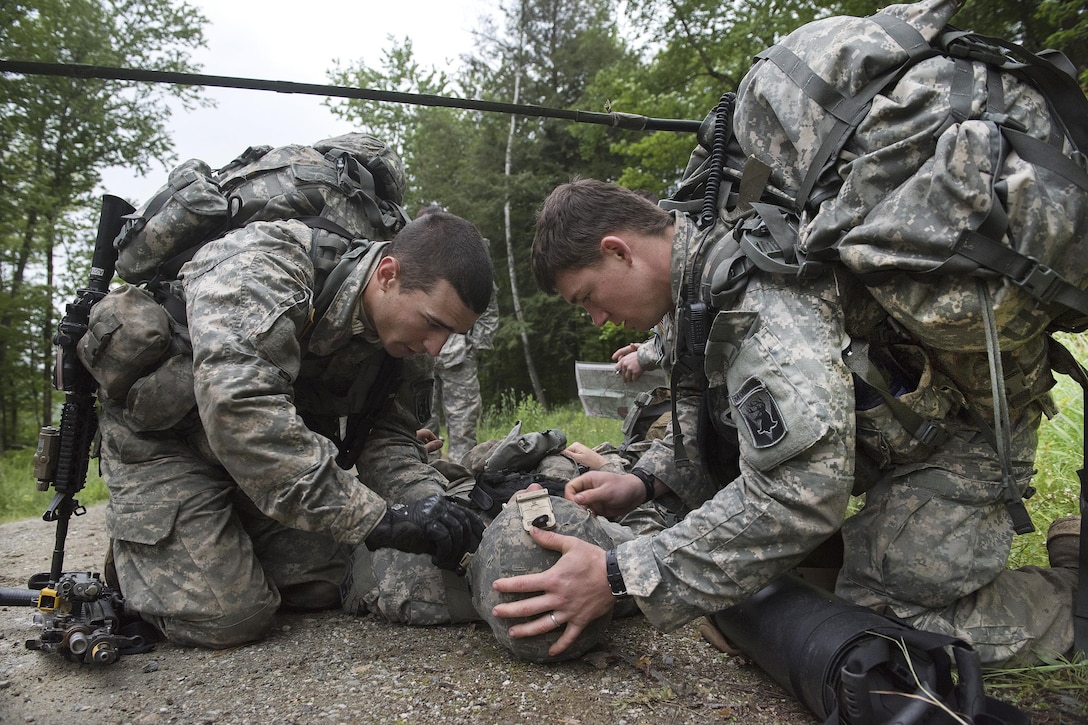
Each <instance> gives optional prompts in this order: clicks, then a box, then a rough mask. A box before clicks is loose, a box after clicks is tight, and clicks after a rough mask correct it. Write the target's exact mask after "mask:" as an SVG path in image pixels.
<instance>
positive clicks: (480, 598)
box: [468, 496, 612, 662]
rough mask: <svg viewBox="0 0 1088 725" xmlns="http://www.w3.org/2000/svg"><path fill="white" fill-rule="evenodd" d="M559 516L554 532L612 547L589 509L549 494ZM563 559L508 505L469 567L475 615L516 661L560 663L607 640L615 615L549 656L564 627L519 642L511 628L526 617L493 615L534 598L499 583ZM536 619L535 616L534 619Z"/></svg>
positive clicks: (489, 531)
mask: <svg viewBox="0 0 1088 725" xmlns="http://www.w3.org/2000/svg"><path fill="white" fill-rule="evenodd" d="M548 500H550V502H551V504H552V511H553V513H554V516H555V526H554V528H553V529H552V530H553V531H556V532H557V533H560V534H565V535H569V536H577V537H578V538H580V539H583V540H585V541H588V542H590V543H592V544H596V545H597V546H600V547H602V548H605V549H608V548H611V547H612V539H611V537H610V536H609V535H608V534H607V533H606V532H605V530H604V527H603V526H602V525H601V523H600V522H599V521H597V519H596V518H595V517H594V516H592V515H591V514H590V512H589V511H587V510H585V509H583V508H582V507H581V506H578V505H577V504H575V503H574V502H572V501H567V500H566V499H564V498H560V497H558V496H549V497H548ZM558 560H559V553H558V552H555V551H552V550H550V549H545V548H543V547H542V546H538V545H537V543H536V542H535V541H533V539H532V538H531V537H530V536H529V532H527V531H526V530H525V529H524V528H523V526H522V518H521V513H520V512H519V509H518V506H517V504H515V503H510V504H507V506H506V507H505V508H504V509H503V510H502V512H501V513H499V515H498V516H496V517H495V520H494V521H493V522H492V523H491V525H490V526H488V527H487V529H486V530H485V531H484V535H483V540H482V541H481V542H480V546H479V548H478V549H477V550H476V553H475V554H474V555H473V557H472V561H471V562H470V563H469V565H468V579H469V587H470V588H471V589H472V603H473V604H474V605H475V607H476V611H477V613H478V614H479V615H480V617H481V618H482V619H484V620H485V621H486V622H487V623H488V625H490V626H491V631H492V632H494V634H495V638H496V639H498V640H499V642H500V643H501V644H502V645H503V647H505V648H506V649H507V650H509V651H510V652H511V653H512V654H513V655H514V656H515V657H517V658H518V659H522V660H528V661H530V662H558V661H560V660H567V659H573V658H575V657H581V656H582V655H584V654H585V653H586V652H588V651H589V650H590V649H591V648H592V647H593V646H594V645H596V644H597V643H598V642H599V641H600V640H601V638H602V637H603V636H604V634H605V631H606V630H607V629H608V625H609V623H610V622H611V621H612V615H611V613H609V614H607V615H605V616H602V617H600V618H598V619H596V620H594V621H593V622H591V623H590V624H589V626H588V627H586V629H585V630H584V631H583V632H582V634H581V635H580V636H579V637H578V639H577V640H576V641H575V642H574V644H573V645H571V646H570V647H569V648H567V650H566V651H564V652H563V653H562V654H560V655H556V656H552V655H549V654H548V648H549V647H551V646H552V645H553V644H555V642H556V640H558V639H559V637H560V636H561V635H562V634H563V629H564V628H563V627H559V628H557V629H554V630H552V631H550V632H546V633H544V634H540V635H536V636H534V637H524V638H519V639H515V638H513V637H511V636H510V634H509V629H510V627H512V626H513V625H515V624H519V623H521V622H525V621H529V620H528V619H500V618H499V617H496V616H494V615H493V614H492V613H491V610H492V609H493V608H494V607H495V606H496V605H498V604H503V603H505V602H512V601H517V600H519V599H525V598H528V597H531V596H535V595H534V594H532V593H530V594H510V593H504V592H497V591H495V590H494V589H493V588H492V586H491V585H492V583H493V582H494V581H495V580H496V579H501V578H503V577H508V576H520V575H522V574H536V573H539V572H542V571H545V570H546V569H548V568H550V567H551V566H552V565H553V564H555V562H557V561H558ZM534 619H535V618H534Z"/></svg>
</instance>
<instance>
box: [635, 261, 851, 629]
mask: <svg viewBox="0 0 1088 725" xmlns="http://www.w3.org/2000/svg"><path fill="white" fill-rule="evenodd" d="M800 284H801V285H804V287H803V288H802V289H801V290H797V289H794V288H792V287H790V286H787V283H785V282H784V281H781V280H779V281H777V282H776V281H775V280H773V279H772V280H759V279H757V280H754V281H753V282H751V283H750V284H749V290H748V291H747V292H746V294H745V298H744V300H743V307H744V308H746V309H747V310H748V312H745V311H744V310H738V311H737V312H735V313H732V314H730V313H723V314H724V317H723V316H722V315H719V316H718V318H716V319H715V321H714V328H713V329H712V331H711V342H714V341H718V342H722V343H726V344H724V345H721V346H719V345H718V344H716V343H715V344H714V345H713V346H712V345H711V344H710V343H708V348H707V373H708V377H709V381H710V384H711V386H714V388H716V389H719V390H721V391H722V392H723V395H722V397H721V400H723V401H727V405H728V412H729V413H730V414H731V415H732V416H733V419H734V420H735V422H736V424H737V428H738V431H739V438H740V454H741V461H740V476H739V477H738V478H737V479H736V480H734V481H733V482H732V483H730V484H729V485H727V486H725V487H724V488H722V489H721V490H720V491H718V492H717V493H716V494H715V496H714V497H713V498H712V499H710V500H709V501H707V502H706V503H705V504H703V505H702V506H701V507H699V508H698V509H697V510H695V511H693V512H691V513H690V514H688V516H687V517H686V518H684V519H683V520H682V521H681V522H680V523H678V524H677V525H675V526H673V527H671V528H669V529H667V530H665V531H663V532H661V533H659V534H657V535H654V536H645V537H639V538H637V539H635V540H634V541H631V542H628V543H625V544H622V545H620V547H619V548H618V556H617V558H618V561H619V564H620V568H621V571H622V572H623V576H624V581H625V582H626V583H627V591H628V592H629V593H631V594H632V595H634V596H635V598H636V601H637V602H638V605H639V607H640V608H641V609H642V611H643V613H644V614H646V616H647V618H648V619H649V620H650V621H651V622H653V623H654V624H655V625H656V626H658V627H661V628H663V629H672V628H676V627H679V626H680V625H682V624H683V623H685V622H687V621H690V620H691V619H693V618H695V617H697V616H699V615H702V614H707V613H709V612H714V611H718V610H721V609H724V608H726V607H729V606H731V605H733V604H736V603H737V602H739V601H741V600H742V599H744V598H746V597H748V596H750V595H752V594H753V593H755V592H756V591H758V590H759V589H761V588H762V587H763V586H765V585H766V584H767V583H768V582H770V580H771V579H773V578H774V577H776V576H778V575H780V574H782V573H784V572H785V571H787V570H789V569H790V568H792V567H794V566H796V565H797V564H798V563H799V562H800V560H801V559H802V558H803V557H804V556H805V555H806V554H807V553H808V552H809V551H811V550H812V549H813V548H815V546H816V545H818V544H819V543H820V542H821V541H823V540H824V539H825V538H826V537H827V536H829V535H830V534H831V533H833V532H834V531H835V530H836V529H837V528H838V527H839V526H840V525H841V524H842V521H843V518H844V517H845V513H846V505H847V502H848V500H849V496H850V489H851V486H852V482H853V446H854V416H853V389H852V385H851V379H850V375H849V373H848V372H847V371H846V369H845V366H844V364H843V362H842V346H843V344H844V339H845V336H844V333H843V327H842V312H841V306H840V305H839V303H838V299H837V293H836V289H835V286H834V280H815V281H811V282H803V283H800ZM777 285H781V286H777ZM757 310H758V315H753V314H752V313H751V311H757ZM738 322H739V323H742V324H736V323H738ZM730 326H732V327H733V328H734V331H735V333H736V334H735V335H730V334H729V328H730ZM723 328H724V329H723ZM730 337H732V338H733V339H732V340H729V338H730ZM722 386H724V388H722ZM712 400H714V399H713V398H712ZM711 405H712V408H713V412H714V413H715V414H718V415H721V414H722V413H724V412H726V411H725V410H723V409H722V408H720V407H717V408H715V407H714V403H713V402H712V403H711Z"/></svg>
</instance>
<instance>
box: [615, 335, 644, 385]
mask: <svg viewBox="0 0 1088 725" xmlns="http://www.w3.org/2000/svg"><path fill="white" fill-rule="evenodd" d="M638 348H639V344H638V343H637V342H632V343H631V344H630V345H626V346H624V347H621V348H620V349H619V350H616V351H615V352H614V353H612V359H613V360H615V361H616V375H619V376H620V378H621V379H622V380H623V381H624V382H625V383H633V382H635V381H636V380H638V379H639V378H641V377H642V364H641V363H639V361H638Z"/></svg>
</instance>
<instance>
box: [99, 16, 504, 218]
mask: <svg viewBox="0 0 1088 725" xmlns="http://www.w3.org/2000/svg"><path fill="white" fill-rule="evenodd" d="M189 2H190V3H191V4H193V5H196V6H198V7H200V8H201V10H202V12H203V13H204V15H205V16H206V17H207V18H208V24H207V26H205V38H206V40H207V47H206V48H204V49H202V50H199V51H197V52H195V53H194V54H193V60H194V61H196V62H197V63H200V64H201V65H202V68H201V70H200V72H201V73H203V74H205V75H219V76H237V77H242V78H259V79H263V80H273V81H291V82H296V83H316V84H322V85H324V84H328V83H329V80H328V78H327V77H326V71H328V70H329V69H331V68H332V67H333V65H334V62H335V61H336V60H339V61H340V62H341V65H346V64H348V63H354V62H355V61H357V60H359V59H363V60H365V61H366V63H367V64H368V65H369V66H371V67H377V66H378V65H379V64H380V62H381V58H382V53H383V51H384V50H386V49H387V48H389V47H390V41H389V40H388V36H389V35H392V36H393V37H394V38H396V39H398V40H399V39H401V38H404V37H405V36H407V37H410V38H411V39H412V49H413V52H414V54H415V57H416V59H417V60H418V61H419V62H420V64H421V65H423V66H429V65H434V66H437V67H439V68H452V67H454V66H455V65H456V63H457V58H458V57H459V56H460V55H461V54H463V53H467V52H469V51H471V50H472V46H473V42H474V41H473V37H472V30H473V28H474V27H475V26H476V24H477V22H478V20H479V18H480V16H483V15H492V14H497V13H498V0H395V1H394V2H377V1H376V0H361V1H360V0H356V1H355V2H352V1H351V0H304V2H302V3H301V4H300V3H298V2H288V1H287V0H231V1H227V0H189ZM206 93H207V95H208V96H209V97H212V98H215V99H216V100H217V104H218V105H217V106H216V107H215V108H210V109H197V110H194V111H189V112H186V111H183V110H181V109H180V108H178V109H176V110H175V112H174V115H173V117H172V118H171V120H170V122H169V125H170V132H171V134H172V136H173V139H174V147H175V151H176V152H177V156H178V158H177V160H178V161H179V162H180V161H184V160H185V159H189V158H194V157H196V158H201V159H204V160H205V161H207V162H208V163H209V164H211V166H212V167H213V168H214V167H216V166H222V165H223V164H226V163H227V162H229V161H230V160H231V159H233V158H234V157H235V156H237V155H238V154H239V153H241V152H242V151H243V150H245V148H246V147H247V146H252V145H256V144H271V145H273V146H282V145H284V144H289V143H312V142H314V141H318V140H320V139H322V138H326V137H328V136H333V135H336V134H339V133H346V132H348V131H351V130H353V129H352V128H351V127H350V125H348V124H346V123H345V122H343V121H340V120H339V119H336V118H335V117H334V116H333V115H332V113H330V112H329V110H328V109H326V108H325V107H324V106H323V105H322V103H323V101H324V100H325V99H324V98H323V97H320V96H309V95H300V94H281V93H272V92H269V91H250V90H239V89H231V88H208V89H206ZM165 176H166V171H164V170H161V169H156V170H154V171H153V172H152V173H151V174H150V175H149V177H148V178H143V179H141V178H138V177H135V176H134V175H133V174H132V172H130V171H127V170H124V169H110V170H108V171H107V172H106V173H105V174H104V175H103V186H104V189H103V191H104V192H106V193H110V194H116V195H117V196H121V197H123V198H126V199H129V200H130V201H133V202H134V203H138V202H140V201H143V200H144V199H145V198H147V197H149V196H150V195H151V194H152V193H154V191H155V189H157V188H158V187H159V185H160V184H161V183H162V182H163V181H164V180H165Z"/></svg>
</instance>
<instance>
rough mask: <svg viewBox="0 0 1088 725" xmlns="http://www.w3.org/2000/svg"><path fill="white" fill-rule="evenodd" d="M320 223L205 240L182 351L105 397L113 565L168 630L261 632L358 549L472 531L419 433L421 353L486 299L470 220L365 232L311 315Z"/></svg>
mask: <svg viewBox="0 0 1088 725" xmlns="http://www.w3.org/2000/svg"><path fill="white" fill-rule="evenodd" d="M314 236H315V234H314V231H313V230H312V229H311V228H310V227H309V226H307V225H306V224H304V223H302V222H300V221H295V220H287V221H276V222H255V223H252V224H250V225H248V226H246V227H244V228H242V229H239V230H237V231H233V232H231V233H228V234H226V235H225V236H223V237H221V238H219V239H217V240H215V241H213V242H210V243H208V244H207V245H205V246H204V247H202V248H201V249H200V251H199V252H198V253H197V254H196V256H195V257H194V258H193V259H192V261H190V262H189V263H188V264H186V265H185V267H183V269H182V273H181V275H180V280H181V281H180V291H181V293H182V295H183V299H184V302H185V312H186V314H187V322H188V335H189V336H190V337H191V342H192V353H191V356H190V355H188V354H182V355H178V356H176V357H175V358H173V359H172V361H173V362H178V363H180V364H177V365H174V367H173V368H171V369H170V370H169V371H168V374H167V375H158V376H157V379H155V378H156V376H155V375H152V376H148V378H147V379H145V382H146V381H150V382H149V383H148V384H144V385H142V386H141V391H142V393H141V395H142V397H141V399H140V400H138V401H134V399H133V396H132V395H129V396H128V399H127V400H110V399H109V398H104V399H103V400H102V403H103V405H102V412H101V433H102V454H101V460H102V472H103V476H104V478H105V480H106V482H107V485H108V487H109V491H110V501H109V507H108V512H107V526H108V531H109V534H110V536H111V537H112V539H113V555H114V559H115V564H116V574H117V578H118V580H119V584H120V587H121V588H122V590H123V592H124V595H125V597H126V603H127V605H128V606H129V607H131V608H132V609H134V610H136V611H139V612H140V613H141V614H142V615H143V617H144V618H145V619H147V620H148V621H150V622H152V623H153V624H155V625H156V626H157V627H158V628H159V629H161V630H162V632H163V633H164V634H165V635H166V637H167V638H168V639H169V640H171V641H173V642H176V643H179V644H185V645H199V646H206V647H213V648H220V647H231V646H235V645H239V644H243V643H246V642H250V641H254V640H259V639H261V638H263V637H264V636H265V635H266V634H267V633H268V631H269V629H270V628H271V627H272V624H273V615H274V613H275V612H276V611H277V609H279V608H280V607H281V606H283V607H292V608H303V609H317V608H329V607H337V606H339V605H340V602H341V599H340V585H341V582H342V580H343V579H344V576H345V574H346V572H347V570H348V560H349V556H350V555H351V553H352V550H353V548H356V547H357V548H359V549H360V550H363V551H367V550H372V549H377V548H381V547H393V548H397V549H401V550H404V551H409V552H414V553H418V554H427V555H429V556H430V557H431V559H432V561H433V562H434V563H435V564H437V565H438V566H441V567H444V568H447V569H456V568H457V567H458V565H459V562H460V560H461V558H462V556H463V555H464V553H465V552H466V551H470V550H472V549H474V548H475V546H476V545H477V543H478V541H479V536H480V535H481V533H482V530H483V524H482V522H481V520H480V519H479V517H478V516H476V515H475V514H474V513H472V512H470V511H468V510H467V509H465V508H464V507H462V506H460V505H458V504H455V503H452V502H451V501H450V500H449V499H448V498H446V497H445V496H444V493H445V491H444V484H445V479H444V478H443V477H442V476H441V475H440V474H439V473H438V472H437V471H436V470H435V469H434V468H432V467H431V466H430V465H428V463H427V462H426V461H427V457H426V452H425V450H424V448H423V445H422V444H421V443H420V442H419V441H418V440H417V438H416V431H417V430H418V429H420V428H421V427H422V425H423V424H424V422H425V421H426V420H427V417H428V416H429V414H430V411H429V402H430V395H431V390H432V384H433V383H432V363H431V360H430V358H429V357H428V356H432V357H433V356H435V355H437V354H438V352H439V350H441V348H442V345H443V344H444V343H445V342H446V339H447V337H448V336H449V335H450V334H452V333H465V332H467V331H468V330H469V328H470V327H471V326H472V324H473V323H474V322H475V320H476V318H477V317H478V316H479V314H480V313H481V312H483V310H484V309H486V307H487V305H488V302H489V301H490V297H491V290H492V285H493V281H492V266H491V261H490V257H489V255H488V252H487V249H486V247H485V245H484V241H483V239H482V237H481V236H480V233H479V231H478V230H477V229H476V227H475V226H474V225H472V224H471V223H470V222H467V221H465V220H463V219H460V218H459V217H456V216H454V215H451V214H445V213H442V214H436V215H431V216H429V217H428V218H426V219H420V220H415V221H413V222H411V223H409V224H408V225H407V226H405V227H404V228H403V229H402V230H401V231H400V232H399V233H398V234H397V236H396V237H395V238H394V240H393V241H391V242H375V243H372V244H370V245H369V246H368V245H365V244H364V245H361V246H357V247H356V248H355V249H356V251H358V252H361V253H360V254H358V255H357V257H356V258H355V259H356V261H355V262H354V263H353V266H350V267H349V269H350V271H349V272H348V273H347V275H346V277H344V278H343V281H342V283H341V284H339V286H338V287H336V288H335V290H334V297H333V298H332V302H331V305H330V306H329V307H328V308H327V311H326V312H325V313H324V314H323V315H322V316H320V317H317V318H316V319H315V315H314V297H315V282H314V278H315V272H314V262H313V259H312V257H311V250H310V246H311V243H312V240H313V238H314ZM166 369H167V368H165V367H164V368H163V370H166ZM375 393H378V395H374V394H375ZM186 399H188V400H189V401H190V402H189V403H183V404H182V405H181V406H180V411H179V412H180V413H181V415H180V416H179V417H178V418H177V419H175V420H174V421H166V422H163V421H162V418H163V415H162V411H163V410H164V409H170V408H178V407H179V406H178V403H177V401H179V400H180V401H184V400H186ZM192 402H195V408H194V409H193V410H192V412H191V413H190V414H188V415H185V413H186V411H188V410H189V408H188V406H189V404H191V403H192ZM137 403H138V405H136V404H137ZM149 414H150V415H151V416H152V417H155V418H156V419H158V420H159V423H158V424H157V425H156V426H155V428H154V429H148V427H146V426H145V425H142V424H141V421H144V420H146V419H147V418H148V416H149ZM344 419H347V421H348V423H347V430H348V434H345V433H344V431H343V429H342V428H341V426H342V421H343V420H344ZM355 422H357V423H359V424H360V426H359V429H360V430H361V431H363V432H364V435H365V433H366V431H369V434H368V435H365V443H362V445H361V449H360V450H356V451H354V453H352V454H351V456H349V457H350V458H351V460H340V461H338V460H337V459H338V456H339V457H340V458H343V457H344V454H343V451H340V450H338V445H337V443H334V441H341V439H342V438H343V439H347V442H346V443H344V447H346V448H347V450H351V446H350V445H349V444H351V443H352V441H361V440H362V438H360V437H357V436H356V437H353V436H351V433H350V432H351V430H352V426H353V423H355ZM338 463H339V465H338ZM356 472H358V473H356Z"/></svg>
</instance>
